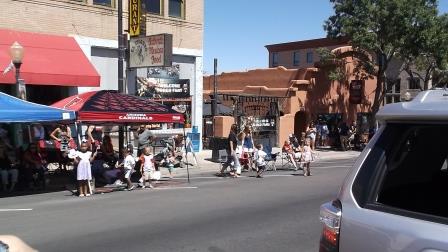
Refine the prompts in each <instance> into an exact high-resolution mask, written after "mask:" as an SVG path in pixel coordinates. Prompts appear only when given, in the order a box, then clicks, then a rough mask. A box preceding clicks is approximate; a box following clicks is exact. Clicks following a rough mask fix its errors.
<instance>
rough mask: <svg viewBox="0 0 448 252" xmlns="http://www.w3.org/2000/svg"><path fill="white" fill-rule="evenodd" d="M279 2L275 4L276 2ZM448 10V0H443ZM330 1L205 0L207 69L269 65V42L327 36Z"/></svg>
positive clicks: (443, 9) (443, 8)
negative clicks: (214, 59) (325, 24)
mask: <svg viewBox="0 0 448 252" xmlns="http://www.w3.org/2000/svg"><path fill="white" fill-rule="evenodd" d="M274 3H275V4H274ZM439 10H440V11H441V12H448V0H439ZM332 12H333V9H332V5H331V4H330V1H329V0H277V1H272V0H257V1H254V0H205V32H204V71H205V74H207V75H208V74H213V58H217V59H218V73H221V72H231V71H245V70H249V69H254V68H266V67H268V56H267V55H268V53H267V50H266V48H265V47H264V46H265V45H268V44H276V43H284V42H289V41H297V40H306V39H315V38H321V37H325V36H326V33H325V31H324V30H323V23H324V21H325V20H326V19H327V18H328V17H329V16H330V15H331V14H332Z"/></svg>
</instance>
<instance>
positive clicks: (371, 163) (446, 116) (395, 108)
mask: <svg viewBox="0 0 448 252" xmlns="http://www.w3.org/2000/svg"><path fill="white" fill-rule="evenodd" d="M377 119H378V121H379V122H380V124H381V125H382V126H381V127H380V129H379V130H378V132H377V133H376V134H375V136H374V137H373V139H372V140H371V141H370V143H369V144H368V145H367V147H366V148H365V149H364V151H363V152H362V154H361V155H360V156H359V158H358V160H357V161H356V163H355V165H354V167H353V169H352V170H351V171H350V172H349V174H348V175H347V177H346V179H345V181H344V184H343V185H342V187H341V189H340V192H339V194H338V197H337V199H336V200H334V201H333V202H330V203H326V204H324V205H322V206H321V209H320V219H321V222H322V223H323V231H322V237H321V241H320V249H319V251H321V252H329V251H334V252H336V251H340V252H369V251H378V252H389V251H390V252H392V251H393V252H397V251H407V252H448V171H447V162H448V161H447V159H448V91H446V90H430V91H425V92H421V93H420V94H419V95H418V96H417V97H416V98H414V100H412V101H411V102H404V103H396V104H391V105H386V106H385V107H384V108H383V109H381V110H380V112H379V113H378V114H377Z"/></svg>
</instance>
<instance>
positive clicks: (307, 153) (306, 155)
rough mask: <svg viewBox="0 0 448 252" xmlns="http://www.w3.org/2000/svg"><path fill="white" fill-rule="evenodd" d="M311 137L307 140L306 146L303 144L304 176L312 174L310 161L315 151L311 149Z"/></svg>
mask: <svg viewBox="0 0 448 252" xmlns="http://www.w3.org/2000/svg"><path fill="white" fill-rule="evenodd" d="M310 145H311V139H309V138H307V139H306V140H305V146H303V153H302V160H303V162H304V164H303V176H305V177H307V176H311V171H310V163H311V161H312V160H313V153H312V149H311V146H310Z"/></svg>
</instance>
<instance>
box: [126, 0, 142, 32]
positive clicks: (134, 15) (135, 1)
mask: <svg viewBox="0 0 448 252" xmlns="http://www.w3.org/2000/svg"><path fill="white" fill-rule="evenodd" d="M140 13H141V3H140V0H129V35H130V36H131V37H134V36H139V35H140Z"/></svg>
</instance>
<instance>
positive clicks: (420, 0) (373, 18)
mask: <svg viewBox="0 0 448 252" xmlns="http://www.w3.org/2000/svg"><path fill="white" fill-rule="evenodd" d="M330 2H331V3H332V4H333V9H334V11H335V13H334V15H332V16H330V17H329V18H328V20H327V21H326V22H325V25H324V28H325V30H326V31H327V34H328V36H329V37H333V38H336V37H341V36H346V37H349V38H350V39H351V42H350V43H351V45H352V47H353V49H354V50H358V51H360V52H362V51H367V52H369V53H371V54H372V55H375V57H370V58H369V57H366V58H364V60H363V59H361V61H364V62H363V64H365V65H366V66H367V67H368V68H371V69H373V71H374V72H373V74H374V76H375V77H376V80H377V83H376V89H375V97H374V102H373V105H372V113H373V114H376V113H377V112H378V110H379V108H380V105H381V102H382V101H383V98H384V95H385V80H386V71H387V69H388V67H389V63H390V62H391V60H392V58H393V57H395V55H397V53H398V52H400V50H401V49H402V48H404V47H405V46H406V45H407V42H408V41H410V40H411V38H410V37H411V35H412V34H413V33H414V32H416V31H418V30H423V28H422V26H425V25H426V24H428V23H431V22H430V21H429V20H428V19H431V18H434V17H436V16H437V3H438V2H437V0H330ZM371 66H374V67H373V68H372V67H371ZM372 123H373V122H372Z"/></svg>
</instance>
